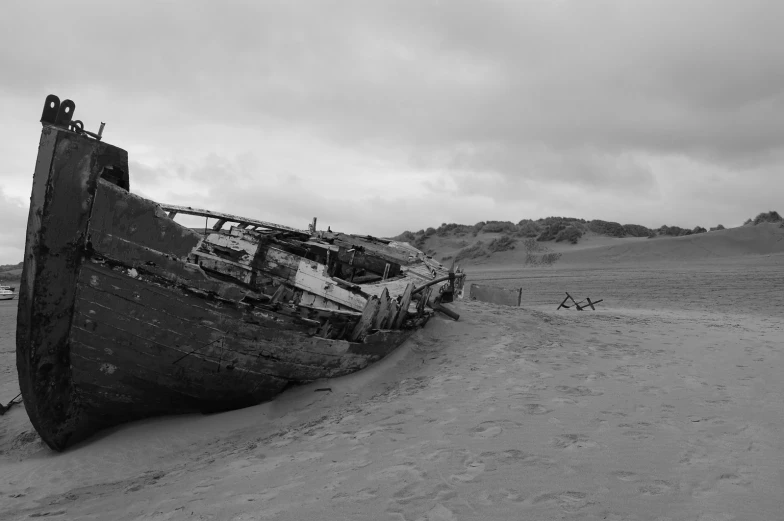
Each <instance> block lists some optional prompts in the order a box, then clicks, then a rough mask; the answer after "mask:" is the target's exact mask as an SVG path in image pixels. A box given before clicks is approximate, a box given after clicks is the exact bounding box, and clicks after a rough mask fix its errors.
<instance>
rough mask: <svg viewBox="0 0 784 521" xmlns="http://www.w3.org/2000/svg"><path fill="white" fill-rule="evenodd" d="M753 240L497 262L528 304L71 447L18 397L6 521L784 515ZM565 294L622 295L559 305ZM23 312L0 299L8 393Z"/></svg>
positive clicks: (781, 333)
mask: <svg viewBox="0 0 784 521" xmlns="http://www.w3.org/2000/svg"><path fill="white" fill-rule="evenodd" d="M755 233H759V234H763V233H777V232H776V231H775V230H768V231H766V230H764V229H763V228H760V229H759V231H758V232H755ZM744 237H745V238H743V237H740V238H739V237H737V236H734V235H732V234H729V235H727V236H726V237H723V238H722V236H718V235H717V236H714V237H711V236H710V234H706V239H708V240H710V241H714V242H713V243H711V244H712V246H713V247H714V248H715V249H716V250H718V251H726V252H730V253H731V255H730V256H727V257H723V258H721V259H718V260H711V262H710V263H708V261H706V260H705V259H703V258H702V257H699V256H694V257H690V255H692V254H691V253H689V251H691V250H689V248H693V247H694V246H693V245H694V243H693V242H691V241H686V240H683V239H673V240H669V239H659V240H652V241H650V243H651V244H652V246H648V243H641V244H642V246H644V247H645V248H660V249H664V250H666V249H667V248H670V247H671V246H668V244H675V245H676V246H677V247H678V248H682V249H683V251H682V252H680V253H673V255H674V256H678V255H681V256H682V257H683V258H684V259H696V260H692V261H689V262H684V263H683V265H682V266H678V267H671V266H669V265H668V264H666V263H658V262H650V263H646V264H642V263H639V264H638V265H634V266H631V265H629V264H619V265H618V266H619V267H616V268H613V269H602V268H601V267H600V266H597V265H592V266H591V267H590V268H585V269H583V268H581V267H579V266H574V265H565V266H563V267H559V266H555V267H552V268H537V269H525V270H520V269H519V268H514V269H510V268H509V267H507V270H506V272H502V271H498V270H495V271H490V272H488V273H489V274H490V275H492V276H496V277H507V278H506V279H504V280H499V281H497V282H496V283H497V284H502V283H508V284H512V285H514V284H517V285H523V287H524V288H526V292H525V293H524V295H525V296H524V307H522V308H502V307H497V306H492V305H486V304H482V303H477V302H459V303H457V304H455V307H456V309H457V310H458V311H459V312H460V313H461V320H460V321H459V322H457V323H455V322H452V321H449V320H446V319H442V318H437V319H435V320H434V321H432V322H431V324H429V325H428V327H427V328H426V329H424V330H422V331H420V332H418V333H417V334H416V335H415V336H414V337H413V338H412V340H411V341H409V342H408V343H406V344H405V345H404V346H403V347H401V348H400V349H398V350H397V351H396V352H395V353H393V354H392V355H391V356H389V357H388V358H386V359H385V360H382V361H381V362H380V363H378V364H375V365H374V366H371V367H369V368H368V369H366V370H364V371H362V372H360V373H357V374H354V375H351V376H349V377H345V378H341V379H335V380H330V381H324V382H317V383H314V384H310V385H306V386H302V387H299V388H295V389H292V390H290V391H287V392H286V393H284V394H283V395H282V396H280V397H279V399H277V400H275V401H273V402H270V403H267V404H263V405H260V406H257V407H251V408H248V409H244V410H241V411H234V412H229V413H223V414H218V415H211V416H200V415H191V416H180V417H168V418H161V419H154V420H147V421H143V422H136V423H133V424H130V425H125V426H121V427H118V428H115V429H113V430H110V431H107V432H105V433H103V434H101V435H99V436H96V437H94V438H92V439H90V440H88V441H86V442H85V443H82V444H81V445H79V446H77V447H74V448H73V449H71V450H69V451H67V452H65V453H63V454H54V453H52V452H51V451H49V450H48V449H47V448H44V447H42V445H41V443H40V441H39V440H38V439H37V438H36V436H35V435H34V434H32V428H31V426H30V424H29V422H28V421H27V418H26V414H25V412H24V410H23V409H21V408H17V409H14V410H12V411H11V412H10V413H9V414H8V415H6V416H3V417H0V451H2V454H0V484H1V485H0V497H1V498H2V502H1V504H2V506H3V509H2V510H0V519H29V518H31V517H51V518H53V519H113V520H114V519H117V520H141V519H145V520H146V519H154V520H179V519H204V520H207V519H215V520H224V519H226V520H250V519H254V520H255V519H282V520H301V519H358V520H359V519H379V520H381V519H391V520H406V521H416V520H456V519H457V520H462V519H465V520H474V519H499V520H500V519H504V520H506V519H536V520H553V519H580V520H615V521H620V520H658V521H664V520H670V521H674V520H702V521H707V520H765V521H769V520H773V519H779V518H780V517H781V516H780V511H781V504H782V503H781V497H780V492H781V487H782V483H784V473H782V470H781V469H783V468H784V451H783V450H782V449H784V447H783V446H782V442H781V432H782V430H784V399H782V398H784V380H782V379H781V378H780V374H781V372H782V370H784V355H783V352H782V350H783V349H784V325H782V324H783V323H784V321H783V320H782V319H783V318H784V311H782V310H784V296H782V295H781V293H782V292H781V291H780V283H781V275H780V274H781V273H782V267H784V255H772V256H770V257H765V256H759V255H756V256H744V254H742V253H741V254H737V253H738V252H741V251H742V252H746V253H748V252H750V251H752V247H749V246H748V244H746V243H744V242H743V241H750V243H749V244H753V243H754V240H755V239H754V238H753V237H752V238H751V239H749V238H748V234H747V235H746V236H744ZM760 237H763V238H764V236H763V235H760ZM685 239H688V237H687V238H685ZM700 239H702V237H700ZM757 240H758V241H762V240H763V239H757ZM657 243H658V244H657ZM738 243H740V244H746V246H743V247H741V246H732V245H733V244H738ZM660 245H664V246H660ZM722 245H723V246H722ZM673 248H674V247H673ZM583 251H589V250H583ZM645 251H648V252H651V251H653V250H645ZM758 251H760V252H764V251H766V250H758ZM615 255H616V256H617V255H620V254H618V253H616V254H615ZM711 259H712V258H711ZM728 259H729V260H728ZM481 275H482V274H481V273H479V272H475V273H474V274H473V275H472V276H475V277H477V278H479V277H480V276H481ZM485 276H488V275H487V274H485ZM580 281H588V282H589V283H590V284H593V286H583V287H580V286H577V287H576V288H575V286H576V285H579V284H580ZM643 281H644V284H643ZM666 281H669V282H666ZM735 281H740V282H739V283H737V284H736V283H735ZM777 281H778V282H777ZM586 288H587V289H586ZM657 288H661V289H657ZM564 290H570V291H573V292H575V293H578V294H579V293H580V292H584V291H596V292H600V293H603V294H602V295H599V296H603V297H604V298H605V299H606V300H605V303H604V304H603V305H601V306H600V309H599V310H598V311H596V312H577V311H574V310H568V311H564V310H561V311H555V305H557V297H558V295H562V294H563V291H564ZM553 299H556V303H555V305H553V304H551V303H550V302H551V300H553ZM14 317H15V303H13V304H12V305H5V306H4V305H3V303H0V400H5V399H7V398H10V397H11V396H13V394H15V391H16V389H17V388H18V386H17V384H16V381H15V369H14V368H13V333H12V329H13V320H14ZM324 389H329V390H324Z"/></svg>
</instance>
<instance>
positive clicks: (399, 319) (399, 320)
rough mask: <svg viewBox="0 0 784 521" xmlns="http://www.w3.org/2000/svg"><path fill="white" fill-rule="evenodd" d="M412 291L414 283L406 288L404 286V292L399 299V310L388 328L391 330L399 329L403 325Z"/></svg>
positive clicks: (410, 283)
mask: <svg viewBox="0 0 784 521" xmlns="http://www.w3.org/2000/svg"><path fill="white" fill-rule="evenodd" d="M413 291H414V283H413V282H409V283H408V286H406V290H405V291H404V292H403V296H402V297H400V309H398V312H397V316H396V317H395V321H394V323H393V324H392V325H391V326H390V327H391V328H392V329H400V327H401V326H402V325H403V321H404V320H405V319H406V316H407V315H408V306H409V304H410V303H411V294H412V293H413Z"/></svg>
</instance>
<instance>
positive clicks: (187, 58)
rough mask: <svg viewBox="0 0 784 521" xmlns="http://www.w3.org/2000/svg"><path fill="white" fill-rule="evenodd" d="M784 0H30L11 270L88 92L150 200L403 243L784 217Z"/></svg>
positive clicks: (18, 7) (6, 155) (10, 155)
mask: <svg viewBox="0 0 784 521" xmlns="http://www.w3.org/2000/svg"><path fill="white" fill-rule="evenodd" d="M782 20H784V2H781V1H778V0H771V1H755V0H651V1H648V0H641V1H635V0H617V1H604V0H516V1H509V2H497V1H488V0H483V1H477V2H465V1H459V0H456V1H446V0H442V1H439V0H412V1H404V0H398V1H389V2H387V1H376V0H357V1H345V2H337V1H323V2H319V1H315V0H314V1H310V2H299V1H291V0H286V1H280V2H273V1H267V2H262V1H258V2H226V1H222V2H217V1H215V2H209V3H208V2H199V1H193V0H188V1H166V2H164V1H160V2H151V1H138V2H111V1H106V0H102V1H96V2H79V1H76V2H74V1H71V2H63V1H61V0H58V1H52V2H36V1H29V0H28V1H25V2H21V1H19V2H8V3H6V4H4V5H3V9H2V15H0V114H1V115H2V120H1V122H2V124H0V143H2V145H0V218H2V223H3V226H2V227H0V264H2V263H10V262H18V261H20V260H21V259H22V249H23V246H24V227H25V223H26V220H27V205H28V200H29V194H30V188H31V181H32V172H33V167H34V163H35V158H36V153H37V145H38V138H39V133H40V130H39V129H40V124H39V123H38V120H39V118H40V113H41V108H42V106H43V101H44V98H45V97H46V95H47V94H49V93H54V94H57V95H58V96H59V97H60V98H61V99H65V98H70V99H72V100H73V101H74V102H75V103H76V112H75V117H76V118H77V119H81V120H82V121H83V122H84V123H85V126H86V128H87V129H88V130H93V131H97V129H98V126H99V124H100V122H101V121H105V122H106V123H107V125H106V129H105V131H104V136H105V138H104V139H105V140H106V141H107V142H109V143H112V144H114V145H117V146H119V147H121V148H124V149H126V150H127V151H128V153H129V157H130V167H131V172H130V175H131V191H133V192H135V193H138V194H141V195H143V196H145V197H148V198H151V199H154V200H156V201H160V202H170V203H173V204H182V205H189V206H200V207H206V208H209V209H214V210H222V211H228V212H232V213H236V214H240V215H246V216H248V217H256V218H259V219H263V220H267V221H274V222H279V223H281V224H286V225H290V226H295V227H299V228H305V227H306V226H307V224H308V223H309V221H310V220H311V219H312V217H314V216H317V217H318V218H319V224H320V227H324V228H326V226H327V225H330V226H331V227H332V229H333V230H341V231H348V232H359V233H370V234H374V235H382V236H383V235H394V234H398V233H400V232H402V231H404V230H407V229H408V230H412V231H415V230H418V229H421V228H426V227H428V226H438V225H439V224H441V223H443V222H458V223H464V224H473V223H476V222H477V221H480V220H511V221H513V222H517V221H519V220H520V219H523V218H538V217H545V216H549V215H568V216H575V217H582V218H585V219H604V220H611V221H620V222H621V223H635V224H643V225H646V226H650V227H658V226H660V225H662V224H668V225H679V226H683V227H690V228H691V227H694V226H695V225H701V226H705V227H709V226H715V225H716V224H718V223H722V224H724V225H725V226H734V225H738V224H741V223H742V222H743V221H744V220H745V219H747V218H748V217H753V216H754V215H756V214H757V213H759V212H761V211H768V210H778V211H782V210H784V204H782V192H783V191H784V181H783V179H784V176H783V175H782V172H783V169H782V167H783V166H784V149H783V148H782V136H784V117H783V115H784V110H783V109H784V45H783V43H784V36H782V35H781V21H782Z"/></svg>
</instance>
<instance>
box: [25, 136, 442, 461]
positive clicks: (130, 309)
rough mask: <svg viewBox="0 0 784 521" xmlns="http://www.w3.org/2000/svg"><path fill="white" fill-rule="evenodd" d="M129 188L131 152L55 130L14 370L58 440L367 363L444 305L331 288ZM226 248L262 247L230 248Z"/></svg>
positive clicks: (44, 154) (302, 267) (42, 427)
mask: <svg viewBox="0 0 784 521" xmlns="http://www.w3.org/2000/svg"><path fill="white" fill-rule="evenodd" d="M128 188H129V179H128V158H127V153H126V152H125V151H124V150H122V149H119V148H117V147H114V146H112V145H109V144H106V143H104V142H101V141H99V140H96V139H93V138H91V137H89V136H86V135H83V134H80V133H78V132H72V131H70V130H68V129H64V128H61V127H58V126H56V125H46V124H45V125H44V128H43V131H42V134H41V142H40V145H39V156H38V161H37V164H36V169H35V175H34V180H33V190H32V196H31V204H30V213H29V217H28V228H27V242H26V247H25V258H24V269H23V274H22V281H21V286H20V291H19V312H18V322H17V370H18V374H19V383H20V387H21V391H22V396H23V398H24V404H25V408H26V409H27V412H28V415H29V416H30V420H31V422H32V424H33V425H34V427H35V428H36V430H37V431H38V433H39V434H40V435H41V437H42V439H43V440H44V441H45V442H46V443H47V444H48V445H49V446H50V447H52V448H53V449H55V450H63V449H64V448H66V447H68V446H70V445H72V444H74V443H76V442H78V441H80V440H82V439H84V438H86V437H88V436H90V435H91V434H93V433H94V432H96V431H98V430H100V429H102V428H105V427H108V426H111V425H116V424H118V423H122V422H126V421H130V420H133V419H139V418H143V417H148V416H152V415H158V414H171V413H182V412H191V411H219V410H228V409H236V408H240V407H245V406H248V405H253V404H257V403H260V402H263V401H265V400H269V399H271V398H273V397H274V396H275V395H277V394H278V393H280V392H281V391H282V390H283V389H284V388H286V387H287V386H289V385H291V384H297V383H302V382H308V381H313V380H318V379H321V378H332V377H337V376H341V375H345V374H349V373H352V372H355V371H358V370H360V369H362V368H364V367H366V366H367V365H369V364H371V363H373V362H375V361H377V360H379V359H381V358H383V357H384V356H386V355H387V354H388V353H390V352H391V351H392V350H394V349H395V348H396V347H398V346H399V345H400V344H401V343H402V342H403V341H404V340H405V339H406V338H408V337H409V336H410V335H411V333H412V332H413V331H414V330H415V329H416V328H417V327H420V326H422V325H424V324H425V323H426V322H427V320H428V318H429V317H430V315H431V314H432V312H428V311H424V302H426V301H427V294H425V295H424V296H423V299H424V300H420V302H421V303H420V304H419V305H418V306H417V310H415V312H411V313H409V309H410V308H409V301H410V300H411V297H412V295H411V293H412V289H411V288H412V287H413V284H408V286H406V290H405V292H404V293H403V294H400V295H399V296H398V298H397V299H391V298H390V297H389V292H388V290H387V289H386V288H379V287H376V288H375V290H377V293H378V292H380V296H379V297H376V296H371V295H369V294H367V293H365V292H363V291H360V290H357V288H355V287H351V285H349V286H347V287H348V288H349V289H348V290H346V289H342V288H340V287H337V285H335V284H332V282H334V281H333V280H332V279H330V282H329V283H327V284H326V285H325V286H324V287H323V288H322V287H320V286H319V284H321V282H323V280H322V279H319V278H318V277H326V275H321V273H322V272H324V273H326V271H327V267H326V266H323V265H320V264H318V263H315V262H314V261H311V260H307V259H304V258H302V259H300V258H299V257H296V256H294V255H292V254H288V253H285V252H281V251H280V250H277V249H275V248H274V247H273V246H271V245H270V244H267V243H265V242H264V241H265V238H264V236H263V235H259V234H255V235H254V234H253V233H246V232H245V231H243V230H233V231H232V233H234V234H235V235H234V236H215V237H214V238H213V239H212V240H213V242H209V240H208V239H209V238H205V237H204V236H203V235H201V234H198V233H196V232H194V231H192V230H190V229H188V228H185V227H183V226H181V225H179V224H178V223H176V222H175V221H174V220H173V219H172V218H170V216H169V215H167V214H166V213H165V212H164V211H163V210H162V209H161V208H160V206H159V205H158V204H157V203H155V202H153V201H149V200H146V199H143V198H141V197H138V196H135V195H133V194H131V193H130V192H129V191H128ZM227 241H228V242H227ZM232 241H233V242H232ZM253 241H256V242H253ZM229 243H231V244H235V243H237V244H239V243H241V244H244V245H245V246H243V247H245V248H247V249H248V250H249V251H250V253H248V251H244V250H232V249H231V248H228V249H227V248H224V246H221V245H222V244H223V245H225V244H229ZM340 251H341V252H343V250H340ZM223 254H225V255H224V257H225V258H223V257H220V255H223ZM341 254H342V253H341ZM298 259H299V261H298V262H299V263H300V264H299V267H298V265H297V264H296V262H297V260H298ZM352 260H353V255H352ZM284 261H286V262H288V261H292V262H294V264H291V263H290V264H288V265H286V264H285V262H284ZM368 262H369V261H368ZM243 263H244V264H243ZM311 269H312V270H313V271H312V273H311V272H308V273H305V272H306V271H308V270H311ZM388 269H389V266H387V270H388ZM235 271H236V273H235ZM306 275H307V276H308V277H310V279H308V278H307V277H305V276H306ZM385 275H386V273H385ZM314 277H315V278H314ZM262 279H264V280H262ZM311 279H313V280H316V283H313V282H312V280H311ZM401 280H403V279H401ZM265 281H266V282H265ZM269 281H273V282H274V283H275V284H278V286H277V287H278V289H279V290H282V289H283V288H284V286H285V288H290V289H292V290H294V294H295V295H297V299H299V300H298V302H299V307H298V306H297V305H296V303H294V304H283V303H281V302H278V301H277V300H278V299H279V295H278V293H281V292H280V291H279V292H276V295H275V296H274V297H273V298H271V299H270V297H269V295H264V294H263V292H262V291H261V289H263V288H264V287H265V286H264V284H265V283H267V282H269ZM319 281H321V282H319ZM303 284H304V285H305V286H303ZM307 284H310V286H308V285H307ZM397 284H398V286H400V287H404V286H405V285H403V284H402V283H401V282H398V283H397ZM302 287H306V288H310V289H311V290H312V291H314V292H315V293H310V292H308V291H304V290H302ZM392 287H393V286H390V288H392ZM394 287H397V286H394ZM382 289H383V290H382ZM425 293H427V292H425ZM305 297H308V298H309V299H310V300H308V302H310V304H308V305H304V304H302V303H303V302H305V301H306V298H305ZM265 299H266V301H265ZM319 299H320V300H319ZM341 299H342V300H341ZM314 302H316V303H318V302H322V303H325V305H326V304H329V305H330V306H331V308H330V309H322V308H318V307H313V306H312V304H313V303H314ZM411 305H412V306H414V305H415V304H414V303H413V302H412V303H411ZM352 306H353V310H352ZM362 306H364V307H362ZM332 308H334V309H332ZM319 317H321V321H319V320H317V319H318V318H319ZM325 317H326V318H325Z"/></svg>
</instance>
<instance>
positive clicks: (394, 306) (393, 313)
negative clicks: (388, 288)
mask: <svg viewBox="0 0 784 521" xmlns="http://www.w3.org/2000/svg"><path fill="white" fill-rule="evenodd" d="M399 311H400V305H399V304H398V302H397V300H394V299H392V300H390V304H389V311H388V312H387V317H386V318H385V319H384V322H383V324H382V325H381V327H382V328H383V329H393V328H394V327H395V319H396V318H397V315H398V312H399Z"/></svg>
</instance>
